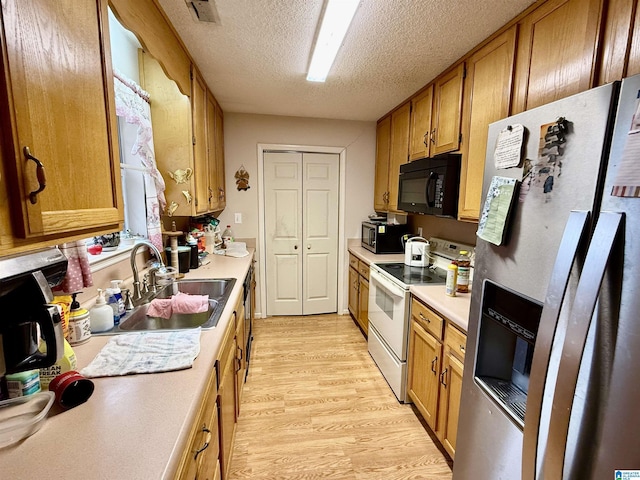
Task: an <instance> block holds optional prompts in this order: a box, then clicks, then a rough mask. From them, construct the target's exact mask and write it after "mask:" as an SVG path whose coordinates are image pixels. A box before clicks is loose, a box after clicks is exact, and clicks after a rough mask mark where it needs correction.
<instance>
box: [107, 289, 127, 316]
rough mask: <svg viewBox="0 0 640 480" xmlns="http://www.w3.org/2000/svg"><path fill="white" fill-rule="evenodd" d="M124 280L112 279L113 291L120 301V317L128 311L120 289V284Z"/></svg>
mask: <svg viewBox="0 0 640 480" xmlns="http://www.w3.org/2000/svg"><path fill="white" fill-rule="evenodd" d="M121 283H122V280H111V293H112V294H113V296H114V297H115V299H116V300H117V302H118V317H119V318H122V317H124V316H125V314H126V313H127V310H126V309H125V306H124V299H123V298H122V290H120V284H121Z"/></svg>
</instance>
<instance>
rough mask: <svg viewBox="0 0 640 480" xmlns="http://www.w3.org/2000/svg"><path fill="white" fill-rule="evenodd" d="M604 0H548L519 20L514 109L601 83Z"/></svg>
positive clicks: (517, 110)
mask: <svg viewBox="0 0 640 480" xmlns="http://www.w3.org/2000/svg"><path fill="white" fill-rule="evenodd" d="M601 18H602V0H548V1H547V2H545V3H543V4H542V5H540V7H538V8H536V9H535V10H533V11H532V12H531V13H530V14H528V15H527V16H526V17H524V18H523V19H522V21H521V22H520V24H519V34H518V50H517V54H516V59H517V60H516V71H515V94H514V104H513V113H520V112H522V111H525V110H529V109H531V108H534V107H538V106H540V105H544V104H546V103H549V102H552V101H555V100H558V99H560V98H564V97H568V96H570V95H573V94H575V93H579V92H582V91H584V90H588V89H589V88H591V87H592V86H593V85H594V84H595V80H596V79H595V78H594V76H595V71H596V68H595V67H596V48H597V45H598V40H599V37H600V29H601Z"/></svg>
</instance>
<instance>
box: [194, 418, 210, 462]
mask: <svg viewBox="0 0 640 480" xmlns="http://www.w3.org/2000/svg"><path fill="white" fill-rule="evenodd" d="M202 431H203V432H205V433H206V434H207V436H206V438H205V441H204V445H202V448H200V449H198V450H196V454H195V455H194V456H193V459H194V460H196V459H197V458H198V455H200V454H201V453H202V452H204V451H205V450H206V449H207V448H209V444H210V443H211V430H209V429H208V428H207V426H206V425H202Z"/></svg>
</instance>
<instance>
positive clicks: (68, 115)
mask: <svg viewBox="0 0 640 480" xmlns="http://www.w3.org/2000/svg"><path fill="white" fill-rule="evenodd" d="M1 8H2V16H1V17H0V21H1V22H2V25H1V27H0V28H1V29H2V30H1V33H0V36H1V40H2V41H1V42H0V48H1V49H2V51H1V52H0V53H1V54H0V66H1V69H2V70H1V71H2V75H3V77H4V78H3V79H2V81H0V118H1V119H2V120H1V121H2V125H3V128H2V129H3V133H4V137H3V139H2V154H1V155H0V156H1V157H2V164H3V165H2V166H3V168H4V174H3V175H1V176H5V178H4V179H3V180H2V181H1V182H0V190H5V189H6V192H0V196H5V195H7V194H8V196H9V197H10V198H9V205H8V204H7V203H4V202H3V204H2V205H0V210H1V211H0V221H1V222H0V223H1V224H0V227H1V230H2V231H3V232H2V235H3V240H2V243H3V244H4V245H9V248H11V247H13V246H15V244H14V243H13V242H14V241H13V240H12V237H21V238H32V239H33V238H37V237H44V236H49V238H52V237H51V236H53V238H66V237H70V236H72V235H73V234H74V233H75V234H79V233H85V234H86V236H89V235H90V234H91V233H92V232H96V231H98V230H104V229H110V230H111V231H114V230H120V229H121V228H122V226H123V223H122V222H123V219H124V215H123V204H122V192H121V183H120V159H119V153H118V146H117V145H118V144H117V133H116V132H117V127H116V116H115V101H114V93H113V74H112V67H111V52H110V48H109V43H108V41H106V42H105V40H104V39H108V38H109V32H108V22H107V5H106V2H105V1H101V0H60V1H55V2H51V1H48V0H33V1H29V2H23V1H3V2H2V6H1ZM40 162H41V163H40ZM39 165H41V166H39ZM45 184H46V186H45ZM9 211H11V213H12V214H13V217H14V218H13V229H12V228H11V227H9V226H8V225H9V222H8V218H9V216H10V215H9ZM7 230H8V231H9V232H11V233H10V234H9V235H7V233H8V232H7ZM18 243H19V241H18ZM0 248H2V250H3V252H4V251H5V247H4V246H3V247H0Z"/></svg>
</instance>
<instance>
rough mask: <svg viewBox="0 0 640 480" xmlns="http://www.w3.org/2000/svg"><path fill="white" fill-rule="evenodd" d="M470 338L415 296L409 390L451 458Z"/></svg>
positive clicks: (410, 338) (410, 395)
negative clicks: (466, 349) (465, 358)
mask: <svg viewBox="0 0 640 480" xmlns="http://www.w3.org/2000/svg"><path fill="white" fill-rule="evenodd" d="M443 338H444V340H443ZM466 339H467V337H466V335H465V334H464V333H463V332H462V331H460V330H459V329H458V328H456V327H455V326H453V325H452V324H451V323H450V322H449V321H448V320H446V319H443V318H442V317H440V316H439V315H438V314H437V313H436V312H434V311H433V310H431V309H430V308H429V307H427V306H426V305H425V304H423V303H421V302H419V301H418V300H416V299H413V300H412V302H411V327H410V335H409V356H408V361H407V363H408V376H407V391H408V395H409V398H410V399H411V401H412V402H413V403H414V405H415V406H416V408H417V410H418V411H419V412H420V414H421V415H422V417H423V418H424V419H425V421H426V422H427V425H428V426H429V427H430V428H431V429H432V430H433V431H434V432H435V434H436V436H437V438H438V439H439V440H440V442H442V445H443V447H444V448H445V450H446V451H447V452H448V453H449V455H451V458H454V457H455V450H456V435H457V430H458V415H459V412H460V397H461V394H462V374H463V371H464V367H463V365H464V354H465V348H466Z"/></svg>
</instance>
